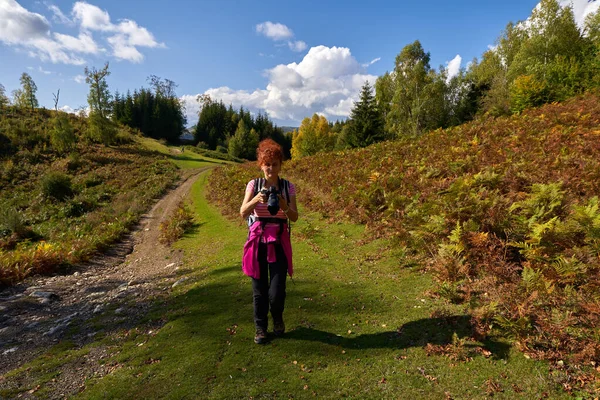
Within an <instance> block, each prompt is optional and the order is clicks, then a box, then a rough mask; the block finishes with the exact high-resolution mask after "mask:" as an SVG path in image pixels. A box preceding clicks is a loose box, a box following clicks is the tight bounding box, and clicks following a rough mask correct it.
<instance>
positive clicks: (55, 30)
mask: <svg viewBox="0 0 600 400" xmlns="http://www.w3.org/2000/svg"><path fill="white" fill-rule="evenodd" d="M537 3H538V1H537V0H504V1H501V2H497V1H495V2H491V1H488V2H482V1H474V0H467V1H458V0H457V1H453V2H451V1H447V0H446V1H441V0H430V1H427V2H424V1H420V2H417V1H405V2H399V1H387V0H386V1H384V0H377V1H369V2H366V1H348V0H346V1H303V2H297V1H289V2H286V1H270V0H261V1H245V0H242V1H228V0H225V1H223V0H221V1H184V0H171V1H168V2H164V1H152V0H148V1H133V0H121V1H114V0H104V1H92V2H82V1H64V0H45V1H30V0H0V84H2V85H4V87H5V88H6V91H7V93H11V92H12V91H13V90H14V89H17V88H18V87H19V77H20V75H21V73H23V72H27V73H29V74H30V75H31V76H32V77H33V79H34V81H35V82H36V84H37V86H38V93H37V97H38V100H39V101H40V104H41V105H42V106H45V107H48V108H51V107H53V96H52V94H53V93H56V91H57V89H59V88H60V103H59V106H60V107H62V108H63V109H65V110H72V109H76V108H78V107H81V106H86V105H87V100H86V99H87V93H88V87H87V85H86V84H85V82H82V79H81V78H82V75H83V69H84V67H85V66H89V67H97V68H101V67H102V66H103V65H104V63H105V62H107V61H108V62H109V63H110V67H109V69H110V71H111V75H110V76H109V77H108V79H107V81H108V84H109V88H110V90H111V91H113V92H114V91H115V90H119V91H120V92H126V91H127V90H128V89H130V90H132V91H133V89H136V88H140V87H142V86H148V85H147V83H146V78H147V77H148V76H149V75H152V74H153V75H157V76H159V77H162V78H168V79H171V80H173V81H175V83H177V84H178V85H179V86H178V88H177V94H178V95H179V96H181V98H182V100H183V101H184V102H185V104H186V108H187V114H188V122H189V124H190V125H191V124H193V123H194V122H195V119H197V117H196V114H197V111H198V107H199V106H198V104H197V103H196V102H195V98H196V96H197V95H198V94H202V93H208V94H210V95H211V96H212V97H213V98H217V99H222V100H223V101H224V102H225V103H226V104H229V103H232V104H233V105H234V107H235V108H238V107H239V106H240V105H244V107H246V108H248V109H250V110H251V111H253V112H257V111H259V110H263V111H266V112H267V113H268V114H269V116H270V117H271V119H273V120H274V122H275V123H277V124H278V125H293V126H297V125H299V123H300V121H301V120H302V118H303V117H306V116H311V115H312V114H313V113H314V112H319V113H322V114H324V115H325V116H326V117H327V118H328V119H329V120H336V119H344V118H345V117H346V116H347V115H348V113H349V111H350V109H351V107H352V102H353V100H354V99H356V98H357V95H358V92H359V90H360V87H361V86H362V84H363V83H364V81H365V80H369V81H371V83H373V82H374V80H375V79H376V77H377V76H379V75H382V74H383V73H385V72H386V71H390V70H392V69H393V65H394V59H395V57H396V55H397V54H398V53H399V52H400V51H401V50H402V48H403V47H404V46H406V45H407V44H410V43H412V42H413V41H414V40H417V39H418V40H420V41H421V44H422V45H423V47H424V49H425V50H426V51H428V52H430V54H431V66H432V67H434V68H436V69H437V68H438V67H439V66H440V65H444V66H448V67H449V69H450V70H452V71H455V70H456V69H457V68H458V67H459V66H461V67H463V68H464V67H465V66H466V64H467V62H469V61H470V60H472V59H473V58H474V57H480V56H481V54H482V53H483V52H484V51H485V50H487V48H488V46H490V45H493V44H494V41H495V39H496V38H497V37H498V36H499V35H500V33H501V31H502V29H503V28H504V27H505V26H506V24H507V23H508V22H510V21H512V22H517V21H522V20H525V19H527V17H528V16H529V15H530V14H531V11H532V9H533V8H534V7H535V6H536V4H537ZM567 3H571V1H568V0H563V1H561V4H567ZM572 4H573V7H574V11H575V15H576V18H578V19H580V20H582V18H583V16H584V15H585V14H586V13H589V12H592V11H595V10H597V9H598V7H599V6H600V1H588V0H573V3H572Z"/></svg>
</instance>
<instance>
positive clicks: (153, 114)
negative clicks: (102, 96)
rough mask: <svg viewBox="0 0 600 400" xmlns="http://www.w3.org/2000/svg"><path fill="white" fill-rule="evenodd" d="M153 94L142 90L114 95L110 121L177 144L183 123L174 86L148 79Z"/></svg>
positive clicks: (182, 109)
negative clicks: (150, 82)
mask: <svg viewBox="0 0 600 400" xmlns="http://www.w3.org/2000/svg"><path fill="white" fill-rule="evenodd" d="M150 79H151V80H152V82H153V84H152V85H153V87H154V92H152V91H151V90H148V89H144V88H141V89H140V90H136V91H134V93H133V95H132V94H131V93H130V92H129V91H128V92H127V95H125V96H121V95H120V94H119V93H118V92H117V93H116V94H115V97H114V101H113V102H112V106H113V112H112V119H113V120H114V121H117V122H120V123H122V124H124V125H126V126H129V127H131V128H135V129H139V130H140V131H141V132H142V134H143V135H144V136H147V137H151V138H154V139H166V140H167V142H169V143H179V137H180V136H181V134H182V133H183V131H184V129H185V124H186V118H185V115H184V105H183V104H182V103H181V101H180V100H179V98H178V97H177V95H176V93H175V88H176V87H177V85H176V84H175V83H174V82H173V81H171V80H168V79H165V80H162V79H161V78H158V77H156V76H152V77H151V78H150Z"/></svg>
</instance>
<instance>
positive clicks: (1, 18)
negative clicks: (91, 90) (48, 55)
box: [0, 0, 50, 45]
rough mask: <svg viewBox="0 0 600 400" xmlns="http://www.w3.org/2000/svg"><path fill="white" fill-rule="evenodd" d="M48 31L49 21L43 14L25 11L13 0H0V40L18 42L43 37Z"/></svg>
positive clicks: (12, 43)
mask: <svg viewBox="0 0 600 400" xmlns="http://www.w3.org/2000/svg"><path fill="white" fill-rule="evenodd" d="M49 31H50V23H49V22H48V20H47V19H46V17H44V16H43V15H40V14H37V13H32V12H29V11H27V10H26V9H24V8H23V7H21V5H20V4H19V3H17V2H16V1H15V0H1V1H0V41H2V42H4V43H6V44H9V45H14V44H20V43H22V42H23V41H24V40H34V39H36V38H44V37H46V36H47V35H48V33H49Z"/></svg>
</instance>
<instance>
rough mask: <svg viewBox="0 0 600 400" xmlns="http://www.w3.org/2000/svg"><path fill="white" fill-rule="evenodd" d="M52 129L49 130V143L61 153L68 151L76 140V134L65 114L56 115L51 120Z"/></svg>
mask: <svg viewBox="0 0 600 400" xmlns="http://www.w3.org/2000/svg"><path fill="white" fill-rule="evenodd" d="M52 125H53V126H52V130H51V131H50V144H51V145H52V147H53V148H54V150H56V152H57V153H59V154H63V153H66V152H69V151H71V150H72V149H73V147H74V146H75V143H76V142H77V136H75V132H74V131H73V127H72V126H71V123H70V122H69V119H68V118H67V116H66V115H57V116H56V117H55V118H53V120H52Z"/></svg>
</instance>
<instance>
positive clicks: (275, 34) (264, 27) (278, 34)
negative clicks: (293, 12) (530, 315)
mask: <svg viewBox="0 0 600 400" xmlns="http://www.w3.org/2000/svg"><path fill="white" fill-rule="evenodd" d="M256 32H258V33H260V34H263V35H264V36H266V37H268V38H269V39H273V40H284V39H289V38H292V37H293V36H294V33H293V32H292V30H291V29H290V28H288V27H287V26H285V25H283V24H280V23H278V22H277V23H273V22H271V21H266V22H263V23H261V24H258V25H256Z"/></svg>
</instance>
